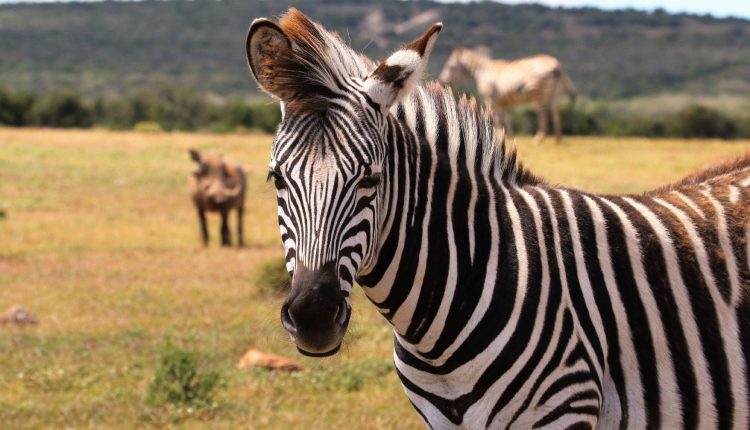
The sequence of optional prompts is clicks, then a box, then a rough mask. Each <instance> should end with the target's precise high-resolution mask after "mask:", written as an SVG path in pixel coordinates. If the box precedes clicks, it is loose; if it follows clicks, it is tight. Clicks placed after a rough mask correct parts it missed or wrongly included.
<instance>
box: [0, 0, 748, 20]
mask: <svg viewBox="0 0 750 430" xmlns="http://www.w3.org/2000/svg"><path fill="white" fill-rule="evenodd" d="M42 1H44V2H54V1H59V0H0V4H2V3H39V2H42ZM63 1H66V0H63ZM84 1H90V0H84ZM444 1H445V0H444ZM447 1H451V0H447ZM453 1H455V0H453ZM458 1H461V0H458ZM500 2H501V3H529V2H530V0H501V1H500ZM533 3H541V4H544V5H548V6H563V7H583V6H592V7H598V8H601V9H623V8H633V9H641V10H654V9H657V8H662V9H665V10H667V11H669V12H673V13H677V12H687V13H695V14H705V13H708V14H711V15H714V16H717V17H726V16H736V17H741V18H748V19H750V0H713V1H711V0H708V1H707V0H534V1H533Z"/></svg>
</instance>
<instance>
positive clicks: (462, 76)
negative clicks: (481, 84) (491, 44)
mask: <svg viewBox="0 0 750 430" xmlns="http://www.w3.org/2000/svg"><path fill="white" fill-rule="evenodd" d="M489 57H490V50H489V48H487V47H484V46H480V47H476V48H474V49H470V48H456V49H454V50H453V52H451V55H450V56H449V57H448V60H447V61H446V62H445V65H444V66H443V70H442V71H441V72H440V76H439V78H438V80H439V81H440V82H441V83H443V84H445V85H452V84H456V83H458V82H462V81H466V80H469V79H471V78H472V73H473V71H474V70H475V69H476V68H477V66H478V65H479V63H480V61H485V60H487V59H489Z"/></svg>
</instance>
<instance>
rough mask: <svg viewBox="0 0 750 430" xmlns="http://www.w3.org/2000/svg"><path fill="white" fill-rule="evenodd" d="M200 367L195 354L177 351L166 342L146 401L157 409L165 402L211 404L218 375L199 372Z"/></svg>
mask: <svg viewBox="0 0 750 430" xmlns="http://www.w3.org/2000/svg"><path fill="white" fill-rule="evenodd" d="M199 364H200V363H199V357H198V354H197V353H196V352H194V351H188V350H182V349H179V348H177V347H175V346H174V345H173V344H172V343H171V342H170V341H167V342H166V343H165V345H164V347H163V350H162V354H161V359H160V361H159V365H158V367H157V368H156V373H155V375H154V379H153V381H152V382H151V384H150V385H149V387H148V394H147V397H146V401H147V402H148V403H149V404H152V405H156V406H158V405H163V404H167V403H181V404H191V405H197V406H208V405H211V403H212V401H213V397H214V394H215V392H216V389H217V388H219V385H220V382H221V378H220V376H219V374H218V373H217V372H213V371H207V370H205V369H202V368H201V367H200V366H199Z"/></svg>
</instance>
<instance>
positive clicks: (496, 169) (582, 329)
mask: <svg viewBox="0 0 750 430" xmlns="http://www.w3.org/2000/svg"><path fill="white" fill-rule="evenodd" d="M440 28H441V26H440V25H434V26H433V27H431V28H430V29H429V30H428V31H427V32H426V33H425V34H424V35H423V36H422V37H420V38H419V39H417V40H415V41H413V42H412V43H410V44H408V45H406V46H405V47H404V49H402V50H400V51H397V52H396V53H394V54H393V55H392V56H390V57H389V58H387V59H386V60H384V61H383V62H381V63H380V64H379V65H376V64H375V63H371V62H370V61H369V60H367V59H364V58H361V57H359V56H358V55H357V54H355V53H354V52H353V51H352V50H351V49H350V48H349V47H348V46H346V44H345V43H344V42H343V41H341V39H340V38H338V37H336V36H335V35H333V34H331V33H329V32H327V31H326V30H325V29H324V28H323V27H321V26H320V25H319V24H316V23H314V22H312V21H310V20H309V19H307V18H306V17H305V16H304V15H302V14H301V13H300V12H298V11H295V10H291V11H290V12H288V13H287V14H286V15H284V16H283V17H282V18H281V20H280V21H279V23H278V24H276V23H274V22H272V21H269V20H257V21H256V22H254V23H253V25H252V26H251V28H250V31H249V34H248V41H247V49H248V60H249V63H250V66H251V69H252V72H253V75H254V76H255V78H256V79H257V80H258V82H259V84H260V85H261V87H262V88H263V89H264V90H266V91H267V92H269V93H270V94H272V95H273V96H275V97H277V98H279V99H280V100H281V101H282V107H283V111H284V117H283V120H282V123H281V124H280V126H279V130H278V133H277V135H276V138H275V140H274V144H273V147H272V148H271V157H270V161H269V179H270V180H272V181H273V182H274V184H275V186H276V188H277V191H278V194H277V198H278V206H279V215H278V218H279V223H280V229H281V236H282V242H283V244H284V249H285V252H286V260H287V268H288V269H289V271H290V274H291V275H292V290H291V292H290V294H289V296H288V297H287V299H286V300H285V302H284V304H283V305H282V309H281V320H282V324H283V325H284V327H285V329H286V330H287V331H288V332H289V335H290V337H291V338H292V340H293V342H294V343H295V345H296V346H297V349H298V350H299V351H300V352H301V353H303V354H306V355H311V356H328V355H332V354H335V353H336V352H337V351H338V350H339V348H340V346H341V342H342V339H343V336H344V333H345V332H346V330H347V327H348V323H349V320H350V314H351V312H352V309H351V303H350V301H349V293H350V290H351V288H352V287H353V284H354V282H355V280H356V282H357V283H358V284H359V285H361V286H362V288H363V289H364V291H365V293H366V294H367V296H368V298H369V299H370V301H371V302H372V303H373V304H374V305H375V306H377V307H378V310H379V311H380V312H381V313H382V314H383V316H384V317H385V318H386V320H387V321H388V322H389V324H390V325H391V326H392V327H393V331H394V362H395V366H396V369H397V373H398V375H399V377H400V379H401V382H402V384H403V387H404V389H405V391H406V394H407V396H408V397H409V399H410V401H411V402H412V404H413V405H414V407H415V409H416V410H417V412H418V413H419V414H420V416H421V417H422V418H423V419H424V421H425V423H426V424H427V425H428V426H429V427H431V428H436V429H448V428H518V429H526V428H548V429H559V428H595V427H596V428H604V429H610V428H622V429H642V428H665V429H673V428H722V429H724V428H747V427H748V423H750V420H749V417H748V415H749V414H748V410H749V402H748V373H747V361H748V354H750V309H749V302H748V300H750V297H749V296H748V294H749V292H748V287H749V286H750V285H749V284H750V250H748V246H750V245H748V244H749V243H750V237H748V236H749V235H750V225H749V224H750V156H746V157H742V158H738V159H737V160H735V161H733V162H730V163H727V164H723V165H720V166H718V167H716V168H713V169H708V170H705V171H702V172H699V173H696V174H695V175H693V176H691V177H689V178H686V179H685V180H683V181H680V182H678V183H676V184H673V185H670V186H666V187H664V188H661V189H659V190H655V191H653V192H650V193H645V194H642V195H632V196H600V195H594V194H589V193H585V192H582V191H577V190H572V189H567V188H564V187H559V186H553V185H550V184H547V183H545V182H544V181H543V180H541V179H540V178H539V177H537V176H535V175H533V174H531V173H530V172H529V171H528V170H527V169H525V168H524V167H523V166H522V165H521V164H520V163H519V162H518V161H517V159H516V154H515V152H514V151H512V150H510V149H506V148H505V145H504V142H503V140H502V136H497V135H495V132H494V128H493V127H492V123H491V113H490V112H487V111H485V110H482V109H480V108H479V107H478V106H477V104H476V102H475V101H474V100H472V99H468V98H465V97H464V98H461V99H460V100H456V99H454V98H453V95H452V92H451V91H450V89H447V88H444V87H442V86H441V85H439V84H437V83H426V84H423V83H421V82H420V81H419V75H420V74H421V72H422V71H424V68H425V64H426V61H427V58H428V56H429V53H430V51H431V49H432V46H433V45H434V43H435V40H436V38H437V35H438V33H439V31H440Z"/></svg>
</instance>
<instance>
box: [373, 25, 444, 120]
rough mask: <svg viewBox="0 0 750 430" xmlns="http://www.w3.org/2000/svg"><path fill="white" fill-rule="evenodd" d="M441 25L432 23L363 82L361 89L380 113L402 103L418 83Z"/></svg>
mask: <svg viewBox="0 0 750 430" xmlns="http://www.w3.org/2000/svg"><path fill="white" fill-rule="evenodd" d="M442 29H443V24H442V23H437V24H433V25H432V27H430V28H429V30H427V31H426V32H425V33H424V34H423V35H421V36H419V37H418V38H417V39H415V40H414V41H413V42H411V43H409V44H407V45H406V46H404V47H403V49H401V50H399V51H396V52H394V53H393V54H392V55H391V56H390V57H388V58H387V59H386V60H385V61H383V62H382V63H380V65H379V66H378V67H377V68H376V69H375V71H373V72H372V74H370V76H369V77H368V78H367V79H366V80H365V89H366V91H367V94H368V95H369V96H370V98H371V99H372V100H373V101H374V102H375V103H377V104H379V105H380V108H381V110H382V112H383V113H386V112H388V110H389V109H390V108H391V106H393V104H394V103H396V102H398V101H400V100H403V99H404V98H405V97H406V96H407V95H409V93H410V92H411V90H412V89H414V87H415V86H416V85H417V84H418V83H419V81H420V79H421V78H422V74H423V73H424V71H425V69H426V68H427V59H428V58H429V56H430V52H432V47H433V46H434V45H435V41H436V40H437V36H438V33H440V30H442Z"/></svg>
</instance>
